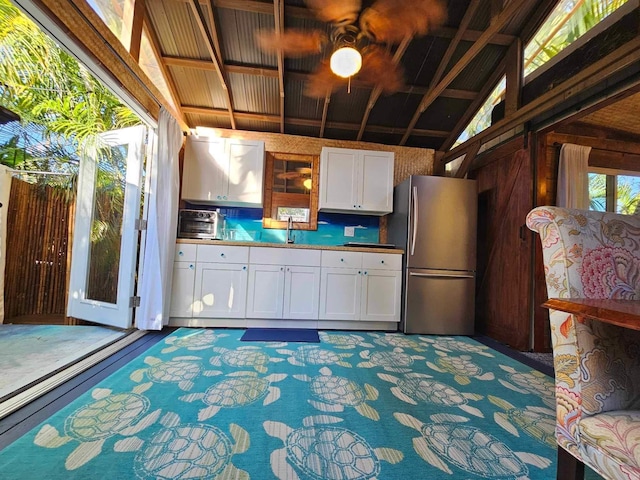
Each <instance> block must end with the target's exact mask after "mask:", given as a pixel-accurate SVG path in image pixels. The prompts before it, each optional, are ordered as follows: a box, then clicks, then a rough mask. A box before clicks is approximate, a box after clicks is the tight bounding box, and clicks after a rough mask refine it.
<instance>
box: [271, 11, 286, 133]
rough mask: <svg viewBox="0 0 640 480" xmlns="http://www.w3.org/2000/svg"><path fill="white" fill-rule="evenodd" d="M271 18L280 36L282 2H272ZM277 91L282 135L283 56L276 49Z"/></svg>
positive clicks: (282, 22) (282, 16)
mask: <svg viewBox="0 0 640 480" xmlns="http://www.w3.org/2000/svg"><path fill="white" fill-rule="evenodd" d="M273 18H274V20H275V32H276V34H277V35H281V34H282V31H283V29H284V0H273ZM276 57H277V59H278V90H279V93H280V133H284V54H283V53H282V49H281V48H279V49H278V53H277V54H276Z"/></svg>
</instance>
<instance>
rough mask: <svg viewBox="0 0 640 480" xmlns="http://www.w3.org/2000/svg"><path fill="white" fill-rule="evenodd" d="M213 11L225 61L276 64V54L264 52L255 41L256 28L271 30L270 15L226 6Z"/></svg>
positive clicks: (271, 18)
mask: <svg viewBox="0 0 640 480" xmlns="http://www.w3.org/2000/svg"><path fill="white" fill-rule="evenodd" d="M215 13H216V16H217V19H218V22H217V23H218V25H219V27H220V32H219V35H220V43H221V44H222V47H221V48H222V52H223V56H224V59H225V61H226V62H232V63H241V64H248V65H261V66H271V67H276V66H277V65H278V63H277V60H276V56H275V55H273V54H266V53H264V52H263V51H262V50H260V49H259V48H258V46H257V45H256V42H255V33H256V32H257V31H258V30H273V28H274V23H273V16H272V15H265V14H261V13H252V12H243V11H241V10H230V9H227V8H216V9H215Z"/></svg>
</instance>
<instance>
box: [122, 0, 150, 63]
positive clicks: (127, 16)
mask: <svg viewBox="0 0 640 480" xmlns="http://www.w3.org/2000/svg"><path fill="white" fill-rule="evenodd" d="M145 10H146V9H145V0H131V1H129V2H125V3H124V12H123V18H122V23H123V27H124V26H125V25H131V29H130V30H127V31H125V32H124V34H125V35H126V37H124V38H122V43H123V45H125V46H127V47H128V50H129V54H130V55H131V56H132V57H133V59H134V60H135V61H136V62H138V63H140V43H141V41H142V28H143V24H144V14H145Z"/></svg>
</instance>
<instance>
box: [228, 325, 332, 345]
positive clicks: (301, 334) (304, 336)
mask: <svg viewBox="0 0 640 480" xmlns="http://www.w3.org/2000/svg"><path fill="white" fill-rule="evenodd" d="M240 340H241V341H243V342H309V343H320V337H319V336H318V331H317V330H313V329H307V328H247V330H246V331H245V332H244V335H242V337H241V338H240Z"/></svg>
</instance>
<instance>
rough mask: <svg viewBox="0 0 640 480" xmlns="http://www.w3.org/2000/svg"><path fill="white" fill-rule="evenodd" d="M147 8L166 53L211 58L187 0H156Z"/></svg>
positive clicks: (163, 50) (161, 47) (161, 46)
mask: <svg viewBox="0 0 640 480" xmlns="http://www.w3.org/2000/svg"><path fill="white" fill-rule="evenodd" d="M147 10H148V12H149V18H150V19H151V24H152V27H153V29H154V31H155V32H156V35H157V37H158V39H159V42H160V49H161V50H162V53H163V54H164V55H170V56H179V57H187V58H203V59H209V58H211V57H210V56H209V52H208V50H207V48H206V44H205V43H204V40H203V37H202V34H201V33H200V31H199V30H198V28H197V26H196V23H195V18H194V16H193V12H192V11H191V7H190V6H189V4H188V3H187V2H180V1H176V0H156V1H154V2H153V8H149V9H147Z"/></svg>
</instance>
